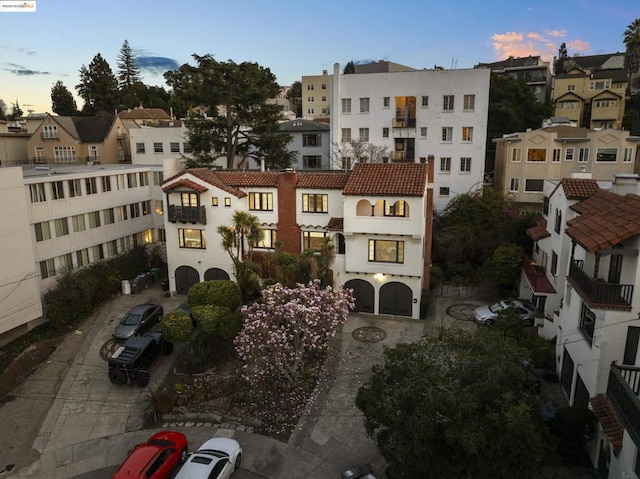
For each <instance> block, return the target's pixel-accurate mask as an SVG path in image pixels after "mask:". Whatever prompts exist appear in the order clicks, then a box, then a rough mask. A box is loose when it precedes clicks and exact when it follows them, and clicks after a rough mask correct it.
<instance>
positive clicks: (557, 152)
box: [553, 148, 562, 163]
mask: <svg viewBox="0 0 640 479" xmlns="http://www.w3.org/2000/svg"><path fill="white" fill-rule="evenodd" d="M561 153H562V150H560V148H554V149H553V161H554V163H557V162H558V161H560V156H561Z"/></svg>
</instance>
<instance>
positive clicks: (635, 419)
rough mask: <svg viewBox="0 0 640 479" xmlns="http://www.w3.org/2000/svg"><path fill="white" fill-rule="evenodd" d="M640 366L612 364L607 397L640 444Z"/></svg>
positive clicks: (631, 434)
mask: <svg viewBox="0 0 640 479" xmlns="http://www.w3.org/2000/svg"><path fill="white" fill-rule="evenodd" d="M639 393H640V368H636V367H633V366H621V365H617V364H612V365H611V367H610V368H609V381H608V383H607V398H608V399H609V401H610V402H611V404H612V405H613V407H614V408H615V410H616V413H617V415H618V417H619V418H620V420H621V421H622V423H623V424H624V428H625V429H626V431H627V432H628V433H629V435H630V436H631V439H633V442H635V443H636V444H637V445H638V446H640V398H639V397H638V394H639Z"/></svg>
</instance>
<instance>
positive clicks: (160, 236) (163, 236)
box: [158, 228, 167, 243]
mask: <svg viewBox="0 0 640 479" xmlns="http://www.w3.org/2000/svg"><path fill="white" fill-rule="evenodd" d="M158 242H160V243H166V242H167V232H166V231H165V230H164V228H158Z"/></svg>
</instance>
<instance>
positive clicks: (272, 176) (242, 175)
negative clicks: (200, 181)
mask: <svg viewBox="0 0 640 479" xmlns="http://www.w3.org/2000/svg"><path fill="white" fill-rule="evenodd" d="M213 173H214V174H215V175H217V177H218V178H220V180H221V181H223V182H224V183H225V184H227V185H229V186H236V187H239V188H240V187H245V188H246V187H251V186H257V187H263V188H264V187H269V188H277V187H278V173H277V172H272V171H215V172H213Z"/></svg>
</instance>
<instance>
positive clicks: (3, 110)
mask: <svg viewBox="0 0 640 479" xmlns="http://www.w3.org/2000/svg"><path fill="white" fill-rule="evenodd" d="M6 119H7V104H6V103H5V102H4V100H2V99H0V120H6Z"/></svg>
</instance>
